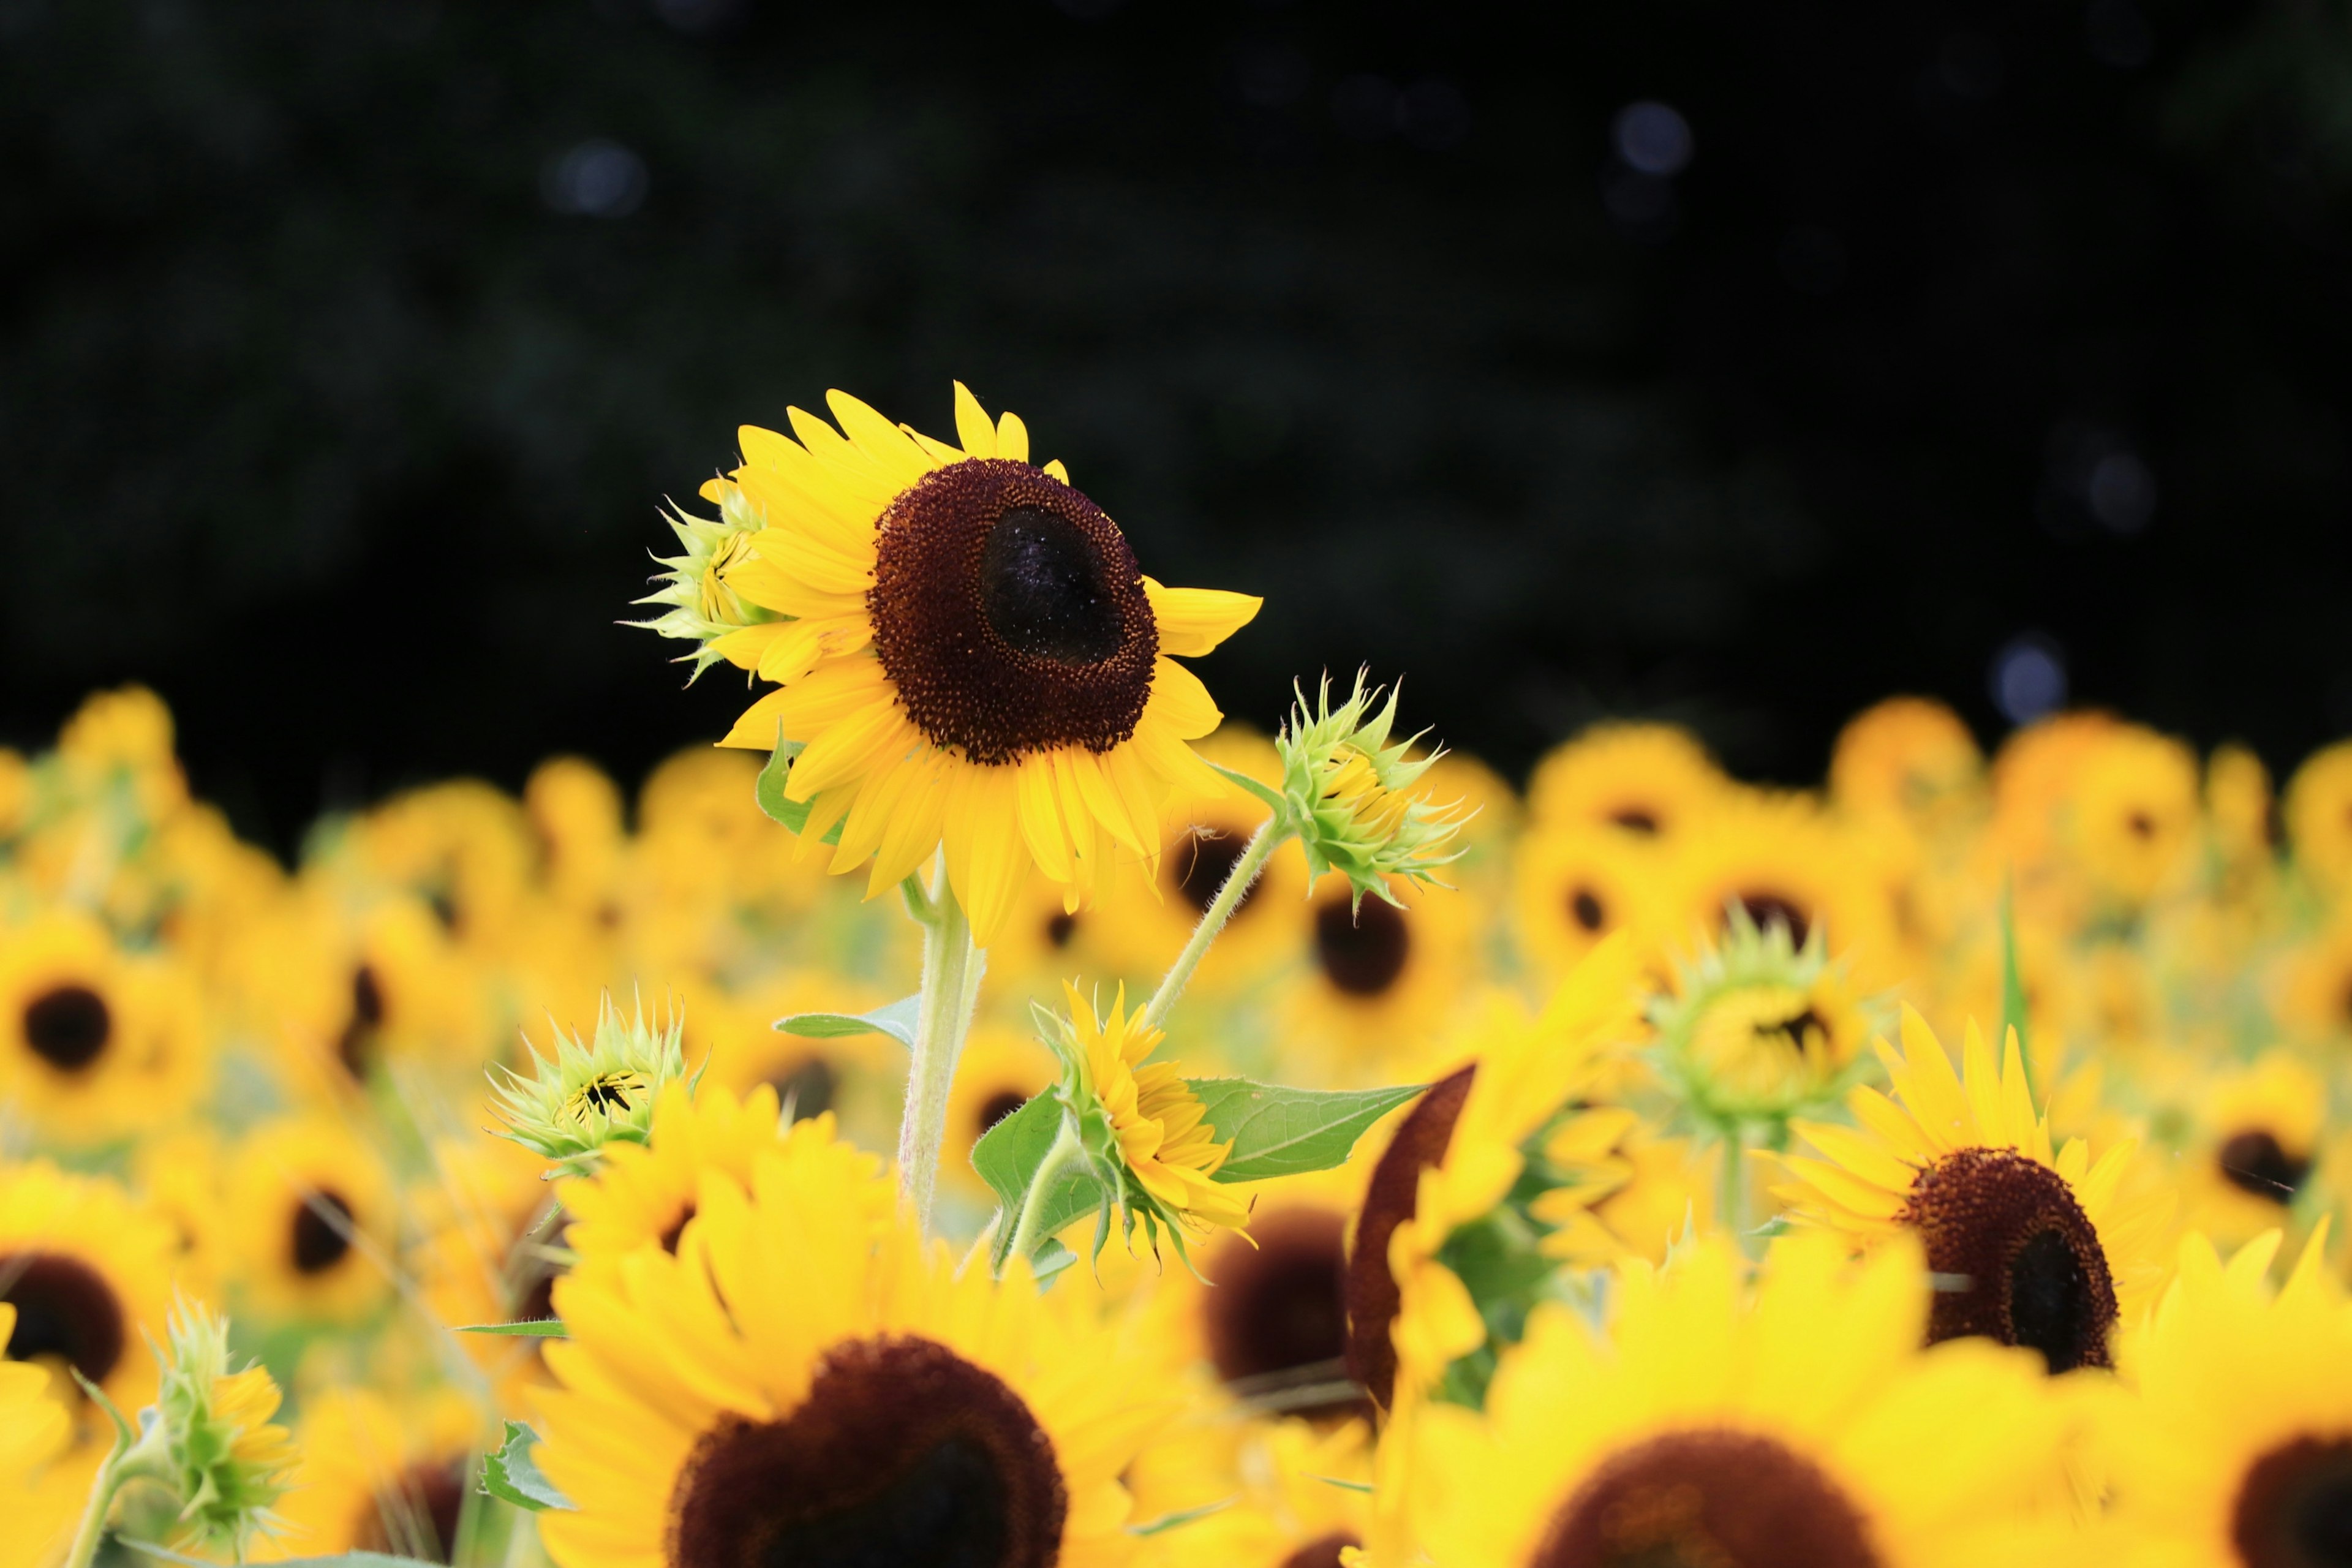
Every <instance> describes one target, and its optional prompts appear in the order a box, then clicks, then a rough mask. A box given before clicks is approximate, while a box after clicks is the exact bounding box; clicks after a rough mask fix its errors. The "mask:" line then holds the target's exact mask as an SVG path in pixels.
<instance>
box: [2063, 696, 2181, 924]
mask: <svg viewBox="0 0 2352 1568" xmlns="http://www.w3.org/2000/svg"><path fill="white" fill-rule="evenodd" d="M2197 785H2198V779H2197V759H2196V758H2195V756H2194V755H2192V754H2191V753H2190V752H2189V748H2188V747H2186V746H2184V745H2182V744H2181V743H2180V742H2178V741H2174V740H2170V739H2168V738H2167V737H2165V736H2162V735H2159V734H2158V733H2156V732H2155V731H2152V730H2146V729H2142V728H2141V727H2140V726H2138V725H2137V724H2117V725H2115V726H2112V727H2111V728H2109V729H2108V730H2107V731H2106V732H2105V734H2104V735H2102V736H2101V737H2100V738H2099V740H2098V742H2096V743H2095V745H2093V746H2092V747H2091V748H2090V749H2089V752H2088V754H2087V755H2086V756H2084V758H2083V759H2082V760H2081V763H2080V765H2079V771H2078V773H2076V775H2075V777H2074V780H2073V782H2072V784H2071V787H2070V788H2069V789H2068V791H2067V795H2066V800H2065V805H2064V808H2063V815H2064V822H2065V835H2066V837H2065V842H2066V845H2067V847H2068V849H2069V851H2070V854H2071V856H2072V858H2073V860H2074V864H2075V865H2077V866H2079V867H2081V868H2083V870H2084V873H2085V874H2086V875H2087V876H2088V877H2089V879H2090V881H2091V883H2092V885H2093V887H2094V888H2095V889H2096V891H2097V893H2098V894H2099V895H2100V896H2102V897H2103V898H2105V899H2109V900H2118V901H2120V902H2122V903H2124V904H2126V905H2137V904H2141V903H2144V902H2146V901H2147V900H2149V899H2151V898H2154V897H2156V896H2157V895H2158V894H2160V893H2163V892H2165V891H2167V890H2168V889H2172V888H2175V887H2177V886H2178V885H2179V880H2180V879H2181V877H2182V876H2183V875H2185V874H2186V873H2187V872H2188V871H2189V868H2190V862H2189V850H2190V848H2191V847H2193V846H2194V843H2195V840H2196V835H2197V830H2198V827H2199V825H2200V821H2201V814H2200V801H2199V792H2198V787H2197Z"/></svg>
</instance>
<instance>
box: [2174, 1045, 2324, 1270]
mask: <svg viewBox="0 0 2352 1568" xmlns="http://www.w3.org/2000/svg"><path fill="white" fill-rule="evenodd" d="M2327 1100H2328V1095H2327V1080H2326V1078H2325V1077H2323V1076H2322V1075H2321V1074H2320V1072H2319V1071H2318V1070H2317V1069H2316V1068H2315V1067H2313V1066H2312V1064H2311V1063H2310V1062H2308V1061H2306V1060H2305V1059H2304V1058H2302V1057H2300V1056H2298V1055H2295V1054H2294V1053H2292V1052H2289V1051H2287V1050H2285V1049H2273V1050H2270V1051H2265V1052H2264V1053H2263V1055H2262V1056H2260V1057H2258V1058H2255V1059H2254V1060H2253V1061H2252V1062H2251V1063H2248V1064H2246V1065H2244V1066H2242V1067H2237V1068H2229V1069H2226V1070H2223V1071H2221V1072H2219V1073H2216V1074H2213V1075H2212V1076H2210V1078H2208V1079H2205V1080H2204V1081H2203V1082H2201V1083H2200V1084H2199V1085H2198V1086H2197V1087H2196V1090H2195V1103H2194V1105H2193V1106H2192V1107H2190V1108H2189V1109H2190V1110H2191V1111H2192V1114H2193V1116H2194V1125H2195V1126H2196V1128H2197V1130H2198V1131H2197V1133H2196V1137H2195V1141H2194V1142H2193V1144H2192V1145H2191V1147H2190V1149H2189V1153H2188V1157H2187V1159H2185V1160H2184V1161H2183V1162H2182V1163H2183V1167H2184V1168H2183V1170H2182V1173H2181V1175H2182V1180H2181V1184H2180V1185H2181V1197H2182V1203H2183V1208H2184V1211H2185V1212H2184V1215H2183V1218H2184V1220H2185V1221H2186V1223H2187V1225H2188V1226H2189V1227H2190V1228H2193V1229H2196V1230H2200V1231H2202V1232H2204V1233H2205V1234H2206V1235H2207V1236H2209V1237H2212V1239H2213V1241H2214V1242H2215V1244H2216V1245H2218V1246H2222V1247H2234V1246H2237V1245H2238V1244H2239V1243H2241V1242H2246V1241H2251V1240H2252V1239H2253V1238H2254V1237H2257V1236H2259V1235H2261V1234H2262V1233H2263V1231H2265V1230H2269V1229H2272V1228H2273V1227H2275V1226H2282V1225H2287V1224H2290V1223H2292V1220H2293V1215H2292V1214H2291V1208H2292V1205H2294V1204H2295V1201H2296V1199H2297V1198H2298V1197H2300V1196H2301V1195H2302V1194H2304V1192H2305V1190H2306V1189H2307V1188H2308V1187H2309V1186H2310V1185H2311V1183H2312V1179H2313V1176H2314V1174H2315V1172H2316V1170H2317V1167H2318V1164H2319V1149H2320V1143H2321V1140H2322V1139H2323V1138H2324V1137H2325V1136H2326V1131H2327V1125H2326V1121H2327Z"/></svg>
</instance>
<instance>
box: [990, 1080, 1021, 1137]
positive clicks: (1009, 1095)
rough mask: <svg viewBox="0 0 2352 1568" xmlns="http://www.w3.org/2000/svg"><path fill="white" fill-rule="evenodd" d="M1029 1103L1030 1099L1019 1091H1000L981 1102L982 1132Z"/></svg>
mask: <svg viewBox="0 0 2352 1568" xmlns="http://www.w3.org/2000/svg"><path fill="white" fill-rule="evenodd" d="M1028 1103H1029V1097H1028V1096H1027V1095H1025V1094H1023V1093H1022V1092H1021V1091H1020V1090H1019V1089H1000V1090H998V1091H997V1092H996V1093H994V1094H992V1095H990V1096H989V1097H988V1098H987V1099H986V1100H982V1101H981V1105H980V1131H982V1132H985V1131H988V1130H989V1129H990V1128H992V1127H993V1126H995V1125H996V1124H997V1123H998V1122H1000V1121H1003V1120H1004V1119H1005V1118H1006V1117H1008V1116H1010V1115H1012V1114H1013V1112H1014V1111H1016V1110H1020V1109H1021V1108H1022V1107H1023V1106H1024V1105H1026V1104H1028Z"/></svg>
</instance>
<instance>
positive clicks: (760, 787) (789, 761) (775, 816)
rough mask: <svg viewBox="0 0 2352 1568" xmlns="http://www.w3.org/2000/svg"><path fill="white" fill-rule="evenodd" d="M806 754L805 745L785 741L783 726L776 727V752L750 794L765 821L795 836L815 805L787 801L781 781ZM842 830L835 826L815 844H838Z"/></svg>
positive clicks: (771, 753) (769, 756)
mask: <svg viewBox="0 0 2352 1568" xmlns="http://www.w3.org/2000/svg"><path fill="white" fill-rule="evenodd" d="M806 750H808V742H805V741H787V740H786V739H784V727H783V726H782V724H779V725H777V726H776V749H775V750H774V751H773V752H770V753H769V754H768V763H767V766H765V767H763V768H761V770H760V782H759V783H758V784H756V785H755V786H754V787H753V790H752V793H753V794H754V795H757V796H758V797H759V801H760V809H761V811H763V812H766V813H767V814H768V819H769V820H770V821H772V822H780V823H782V824H783V825H784V826H786V827H789V828H791V829H792V830H793V832H794V833H798V832H800V831H801V830H802V829H803V828H804V827H806V826H808V819H809V807H810V806H811V805H814V804H815V803H814V802H813V801H805V800H788V799H786V798H785V796H784V781H785V780H787V779H789V778H791V777H792V773H793V758H795V757H797V756H799V755H800V754H801V753H802V752H804V751H806ZM841 827H842V825H841V824H840V823H838V822H836V823H835V824H834V825H833V826H832V827H831V828H829V829H827V830H826V832H825V836H824V837H823V838H822V839H820V840H818V842H820V843H823V844H838V843H840V842H841Z"/></svg>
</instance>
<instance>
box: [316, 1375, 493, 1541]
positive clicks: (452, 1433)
mask: <svg viewBox="0 0 2352 1568" xmlns="http://www.w3.org/2000/svg"><path fill="white" fill-rule="evenodd" d="M483 1428H484V1421H483V1416H482V1412H481V1410H480V1409H479V1408H478V1406H477V1405H475V1404H474V1403H473V1402H472V1401H471V1400H468V1399H466V1398H464V1397H463V1396H461V1395H459V1394H455V1393H452V1392H450V1391H448V1390H446V1389H444V1390H437V1391H435V1392H433V1393H431V1394H425V1395H424V1396H422V1397H419V1398H415V1399H411V1400H409V1401H407V1402H405V1403H404V1404H402V1405H394V1403H392V1402H391V1401H390V1400H388V1399H386V1398H385V1397H384V1396H383V1395H382V1394H378V1393H375V1392H374V1391H373V1390H371V1389H366V1388H337V1389H333V1390H331V1391H330V1392H329V1393H327V1394H324V1395H322V1396H320V1397H319V1398H317V1399H315V1400H313V1401H311V1402H310V1405H309V1406H308V1407H307V1408H306V1409H305V1411H304V1413H303V1416H302V1426H301V1434H300V1442H301V1451H302V1459H301V1463H300V1465H299V1467H298V1468H297V1469H296V1471H295V1473H294V1476H293V1482H294V1485H293V1489H292V1490H290V1491H289V1493H288V1494H287V1495H286V1498H285V1500H283V1501H282V1502H280V1503H279V1504H278V1510H277V1511H278V1518H279V1519H280V1520H281V1521H283V1522H282V1523H281V1524H280V1525H279V1526H278V1530H277V1531H276V1541H275V1542H274V1544H276V1545H277V1546H278V1547H279V1548H280V1549H282V1550H283V1551H285V1552H289V1553H292V1554H294V1555H298V1556H301V1557H313V1556H328V1555H331V1554H333V1553H336V1552H391V1553H394V1554H397V1555H400V1556H404V1557H412V1556H413V1557H417V1558H421V1559H422V1560H423V1561H425V1562H427V1563H447V1562H449V1561H450V1560H451V1554H452V1552H454V1551H455V1549H456V1547H457V1521H458V1517H459V1515H460V1513H461V1512H462V1511H463V1510H464V1506H465V1501H466V1493H467V1489H468V1485H469V1482H468V1479H467V1467H468V1466H469V1465H470V1464H471V1463H472V1459H473V1456H474V1454H475V1453H476V1452H478V1450H479V1449H480V1447H482V1444H483V1441H484V1439H485V1438H486V1437H488V1433H487V1432H485V1431H484V1429H483Z"/></svg>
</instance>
